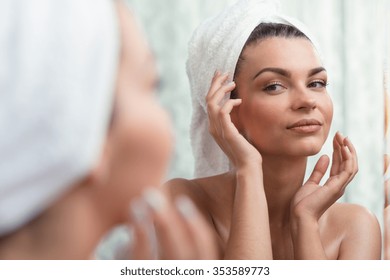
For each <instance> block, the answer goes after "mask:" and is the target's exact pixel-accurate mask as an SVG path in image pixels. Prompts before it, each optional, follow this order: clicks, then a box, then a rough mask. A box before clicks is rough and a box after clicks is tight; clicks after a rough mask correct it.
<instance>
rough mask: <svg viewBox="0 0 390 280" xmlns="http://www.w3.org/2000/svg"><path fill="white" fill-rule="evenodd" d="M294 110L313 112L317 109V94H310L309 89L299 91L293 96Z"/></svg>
mask: <svg viewBox="0 0 390 280" xmlns="http://www.w3.org/2000/svg"><path fill="white" fill-rule="evenodd" d="M292 99H293V101H292V108H293V110H313V109H315V108H317V100H316V98H315V93H313V92H310V90H309V89H308V88H304V89H298V90H296V91H295V92H294V93H293V95H292Z"/></svg>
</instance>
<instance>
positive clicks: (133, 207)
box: [130, 198, 148, 223]
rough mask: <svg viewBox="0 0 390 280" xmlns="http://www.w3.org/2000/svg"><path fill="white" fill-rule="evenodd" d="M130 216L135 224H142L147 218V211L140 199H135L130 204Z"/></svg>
mask: <svg viewBox="0 0 390 280" xmlns="http://www.w3.org/2000/svg"><path fill="white" fill-rule="evenodd" d="M130 215H131V216H132V217H133V219H134V221H135V222H136V223H142V222H144V221H145V220H146V219H147V218H148V209H147V207H146V205H145V202H144V201H143V200H142V199H141V198H136V199H135V200H133V201H132V202H131V203H130Z"/></svg>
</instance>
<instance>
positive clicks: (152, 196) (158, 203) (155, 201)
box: [143, 188, 167, 212]
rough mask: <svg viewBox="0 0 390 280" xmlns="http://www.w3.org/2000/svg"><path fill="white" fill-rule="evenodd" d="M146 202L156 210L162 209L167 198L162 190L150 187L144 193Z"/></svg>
mask: <svg viewBox="0 0 390 280" xmlns="http://www.w3.org/2000/svg"><path fill="white" fill-rule="evenodd" d="M143 197H144V199H145V202H146V204H147V205H148V206H149V207H150V208H151V209H152V210H153V211H155V212H160V211H162V210H163V209H164V208H165V206H166V203H167V201H166V199H165V197H164V196H163V195H162V194H161V192H160V191H158V190H156V189H153V188H150V189H148V190H146V191H145V192H144V194H143Z"/></svg>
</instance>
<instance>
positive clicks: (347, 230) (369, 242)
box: [327, 203, 381, 259]
mask: <svg viewBox="0 0 390 280" xmlns="http://www.w3.org/2000/svg"><path fill="white" fill-rule="evenodd" d="M327 217H328V222H327V226H329V227H330V228H333V229H329V230H333V231H335V232H337V234H338V235H340V236H342V241H341V246H340V250H339V256H340V258H341V259H377V258H380V254H381V230H380V226H379V223H378V219H377V218H376V216H375V215H374V214H373V213H372V212H371V211H369V210H368V209H367V208H365V207H363V206H361V205H357V204H351V203H336V204H334V205H333V206H332V207H331V208H330V209H329V210H328V213H327Z"/></svg>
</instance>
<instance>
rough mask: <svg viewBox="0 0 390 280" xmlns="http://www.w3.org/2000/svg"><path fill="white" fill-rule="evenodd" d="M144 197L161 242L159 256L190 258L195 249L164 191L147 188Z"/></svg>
mask: <svg viewBox="0 0 390 280" xmlns="http://www.w3.org/2000/svg"><path fill="white" fill-rule="evenodd" d="M144 198H145V201H146V204H147V205H148V206H149V209H150V210H151V211H152V217H153V220H154V225H155V228H156V237H157V242H158V244H159V258H161V259H170V260H171V259H186V258H188V255H190V254H191V253H193V251H192V250H191V247H190V243H189V241H188V237H187V236H186V234H185V229H184V228H183V226H182V225H181V223H180V220H179V214H178V213H177V211H174V209H173V207H172V206H171V205H170V204H169V203H168V201H167V200H166V199H165V197H164V196H163V195H162V193H161V192H159V191H157V190H147V191H146V192H145V193H144Z"/></svg>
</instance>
